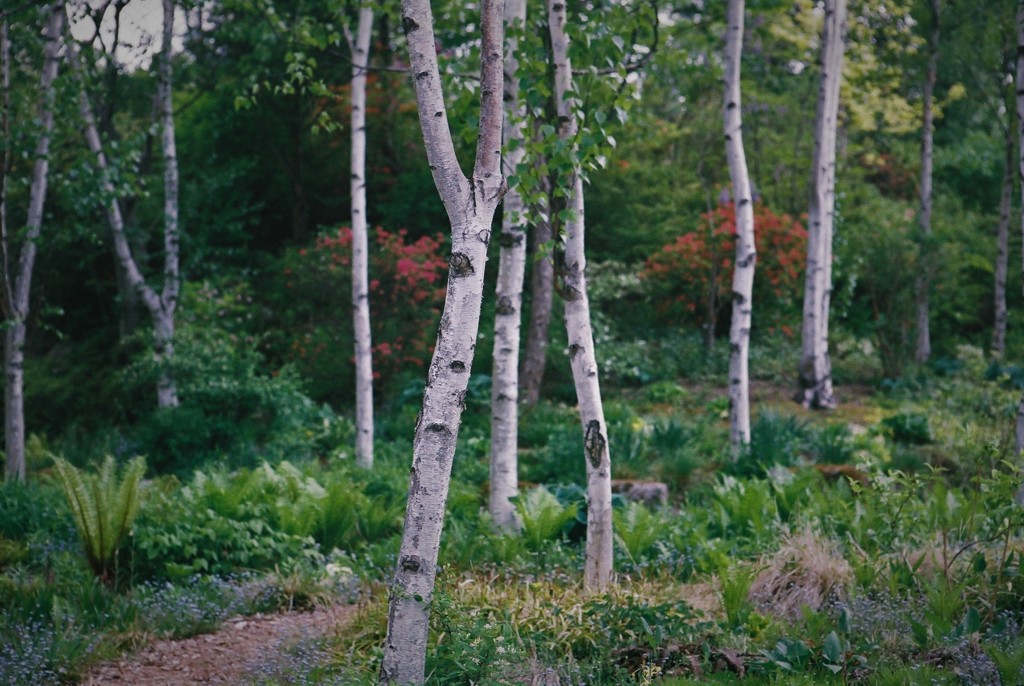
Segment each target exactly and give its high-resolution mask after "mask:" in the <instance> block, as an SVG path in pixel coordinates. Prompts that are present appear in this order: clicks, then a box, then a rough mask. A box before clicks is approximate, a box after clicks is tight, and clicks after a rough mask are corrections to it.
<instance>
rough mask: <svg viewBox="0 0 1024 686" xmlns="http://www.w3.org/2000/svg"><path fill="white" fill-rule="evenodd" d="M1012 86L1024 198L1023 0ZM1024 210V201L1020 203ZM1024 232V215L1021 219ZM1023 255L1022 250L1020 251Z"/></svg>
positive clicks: (1023, 431)
mask: <svg viewBox="0 0 1024 686" xmlns="http://www.w3.org/2000/svg"><path fill="white" fill-rule="evenodd" d="M1014 88H1015V89H1016V93H1017V175H1018V177H1019V178H1020V179H1021V197H1022V200H1024V0H1017V73H1016V80H1015V83H1014ZM1021 209H1022V212H1024V202H1022V204H1021ZM1021 231H1022V232H1024V217H1022V221H1021ZM1021 254H1022V256H1024V251H1022V253H1021ZM1016 437H1017V454H1020V453H1021V452H1022V451H1024V395H1022V397H1021V400H1020V406H1019V408H1018V411H1017V427H1016Z"/></svg>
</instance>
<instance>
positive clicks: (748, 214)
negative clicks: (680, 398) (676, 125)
mask: <svg viewBox="0 0 1024 686" xmlns="http://www.w3.org/2000/svg"><path fill="white" fill-rule="evenodd" d="M743 11H744V1H743V0H729V10H728V12H729V14H728V19H727V22H728V24H727V27H726V40H725V103H724V118H725V156H726V160H727V161H728V163H729V175H730V177H731V179H732V196H733V201H734V202H735V209H736V265H735V269H734V271H733V278H732V324H731V326H730V328H729V444H730V446H731V448H732V457H733V459H734V460H735V459H737V458H738V457H739V456H740V453H741V452H742V450H743V447H744V446H745V445H747V444H749V443H750V379H749V375H748V369H747V364H748V360H749V351H750V325H751V311H752V307H753V304H752V300H753V293H754V265H755V263H756V262H757V248H756V245H755V243H754V203H753V198H751V193H750V176H749V175H748V173H747V157H746V154H745V152H744V150H743V120H742V107H741V99H740V63H741V59H742V55H743Z"/></svg>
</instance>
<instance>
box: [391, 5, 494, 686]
mask: <svg viewBox="0 0 1024 686" xmlns="http://www.w3.org/2000/svg"><path fill="white" fill-rule="evenodd" d="M503 18H504V2H503V0H481V3H480V31H481V43H480V55H481V67H480V124H479V127H478V139H477V149H476V162H475V164H474V166H473V176H472V179H467V178H466V177H465V175H464V174H463V173H462V170H461V168H460V166H459V161H458V158H457V157H456V155H455V146H454V143H453V142H452V137H451V132H450V130H449V127H448V114H447V111H446V107H445V100H444V93H443V90H442V87H441V76H440V73H439V71H438V65H437V48H436V44H435V36H434V23H433V16H432V14H431V10H430V2H429V0H403V2H402V26H403V27H404V28H405V35H406V42H407V44H408V46H409V60H410V64H411V67H412V69H411V71H412V74H413V84H414V86H415V89H416V103H417V108H418V111H419V120H420V128H421V129H422V131H423V140H424V143H425V146H426V150H427V162H428V164H429V165H430V169H431V172H432V174H433V177H434V185H435V186H436V187H437V190H438V193H439V194H440V196H441V200H442V202H443V203H444V206H445V209H446V210H447V213H448V218H449V220H450V221H451V225H452V253H451V256H450V257H449V259H448V262H449V274H448V290H447V293H446V295H445V303H444V311H443V312H442V314H441V324H440V327H439V329H438V334H437V344H436V346H435V348H434V356H433V359H432V360H431V362H430V368H429V370H428V372H427V384H426V389H425V390H424V393H423V409H422V411H421V412H420V416H419V419H418V420H417V423H416V433H415V436H414V438H413V459H412V469H411V472H410V476H409V500H408V505H407V507H406V512H405V528H404V530H403V532H402V544H401V547H400V549H399V553H398V564H397V569H396V570H395V578H394V581H393V582H392V585H391V599H390V602H389V607H388V633H387V639H386V641H385V643H384V659H383V664H382V666H381V671H380V682H381V683H385V684H393V683H397V684H420V683H423V680H424V668H425V664H426V650H427V633H428V627H429V616H430V602H431V599H432V597H433V591H434V579H435V576H436V574H437V553H438V549H439V546H440V542H441V527H442V523H443V521H444V510H445V502H446V500H447V498H448V484H449V481H450V479H451V467H452V458H453V457H454V455H455V442H456V439H457V437H458V432H459V425H460V423H461V420H462V409H463V404H464V402H465V398H466V388H467V386H468V384H469V374H470V370H471V369H472V364H473V353H474V350H475V347H476V338H477V332H478V331H479V328H480V304H481V300H482V298H483V290H484V263H485V261H486V259H487V245H488V242H489V241H490V235H491V222H492V220H493V218H494V212H495V210H496V209H497V205H498V203H499V202H500V200H501V196H502V193H503V192H504V189H505V183H504V179H503V177H502V173H501V127H502V104H501V99H502V81H503V77H502V62H503V60H502V51H503V43H504V24H503Z"/></svg>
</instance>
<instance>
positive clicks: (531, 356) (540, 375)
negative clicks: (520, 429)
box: [519, 177, 555, 407]
mask: <svg viewBox="0 0 1024 686" xmlns="http://www.w3.org/2000/svg"><path fill="white" fill-rule="evenodd" d="M543 183H544V189H543V190H544V191H545V192H546V194H547V196H548V198H549V200H550V198H551V188H550V183H549V181H548V179H547V178H546V177H545V179H544V180H543ZM531 215H532V216H533V217H534V218H535V221H534V227H533V243H534V251H535V254H536V252H537V251H539V250H540V248H541V246H543V245H546V244H548V243H550V241H551V239H552V237H553V236H554V233H553V231H552V228H551V215H550V203H549V205H548V207H535V208H531ZM554 282H555V270H554V265H552V264H551V260H550V259H549V258H548V257H545V256H542V257H539V258H538V259H535V260H534V261H533V267H532V272H531V273H530V322H529V324H528V326H527V329H526V346H525V348H524V350H523V363H522V370H521V371H520V373H519V395H520V398H521V399H522V403H523V404H524V405H527V406H531V407H532V406H533V405H536V404H537V403H538V402H540V388H541V385H542V384H543V382H544V367H545V366H546V365H547V359H548V330H549V329H550V327H551V304H552V300H551V298H552V294H553V290H554V288H553V286H554Z"/></svg>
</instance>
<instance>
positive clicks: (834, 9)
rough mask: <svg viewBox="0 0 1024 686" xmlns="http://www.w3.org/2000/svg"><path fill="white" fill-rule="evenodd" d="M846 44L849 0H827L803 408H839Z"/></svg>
mask: <svg viewBox="0 0 1024 686" xmlns="http://www.w3.org/2000/svg"><path fill="white" fill-rule="evenodd" d="M845 42H846V0H825V28H824V31H823V35H822V43H821V85H820V88H819V91H818V108H817V109H818V113H817V119H816V121H815V125H814V172H813V175H812V177H811V186H812V192H811V204H810V210H809V212H808V217H807V224H808V227H807V228H808V231H807V274H806V282H805V285H804V307H803V310H804V312H803V327H802V332H801V333H802V339H801V343H802V346H801V348H802V349H801V358H800V369H799V374H800V391H799V393H798V394H797V400H798V401H799V402H800V403H801V404H802V405H804V406H805V407H809V408H816V409H831V408H834V407H835V406H836V399H835V395H834V394H833V392H832V361H831V359H830V357H829V352H828V317H829V301H830V299H831V295H832V230H833V223H834V219H835V178H836V131H837V125H838V121H837V120H838V116H839V84H840V82H841V81H842V75H843V48H844V44H845Z"/></svg>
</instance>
